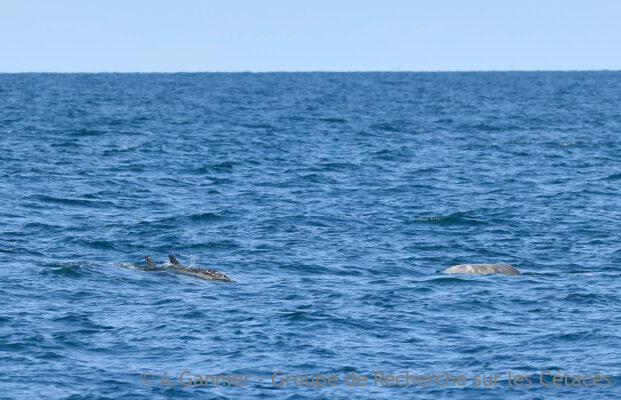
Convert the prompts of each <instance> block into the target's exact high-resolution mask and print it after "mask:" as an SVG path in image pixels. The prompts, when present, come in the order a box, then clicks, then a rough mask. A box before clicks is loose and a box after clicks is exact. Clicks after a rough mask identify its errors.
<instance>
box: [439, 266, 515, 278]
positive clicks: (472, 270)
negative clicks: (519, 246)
mask: <svg viewBox="0 0 621 400" xmlns="http://www.w3.org/2000/svg"><path fill="white" fill-rule="evenodd" d="M442 272H443V273H445V274H468V275H491V274H503V275H522V273H521V272H520V271H519V270H518V269H517V268H515V267H512V266H511V265H509V264H459V265H453V266H452V267H448V268H447V269H445V270H444V271H442Z"/></svg>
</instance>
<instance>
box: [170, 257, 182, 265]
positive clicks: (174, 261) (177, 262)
mask: <svg viewBox="0 0 621 400" xmlns="http://www.w3.org/2000/svg"><path fill="white" fill-rule="evenodd" d="M168 261H170V263H171V264H172V265H177V266H179V267H181V266H182V265H181V263H180V262H179V260H177V259H176V258H175V256H168Z"/></svg>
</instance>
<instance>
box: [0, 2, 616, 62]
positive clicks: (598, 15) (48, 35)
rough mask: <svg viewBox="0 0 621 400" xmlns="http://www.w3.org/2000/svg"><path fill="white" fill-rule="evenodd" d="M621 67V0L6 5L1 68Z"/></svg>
mask: <svg viewBox="0 0 621 400" xmlns="http://www.w3.org/2000/svg"><path fill="white" fill-rule="evenodd" d="M585 69H587V70H592V69H615V70H619V69H621V1H617V0H591V1H586V0H582V1H573V0H565V1H560V0H539V1H534V0H519V1H514V0H495V1H493V0H461V1H458V0H445V1H442V0H436V1H431V0H429V1H415V0H411V1H400V0H381V1H380V0H377V1H365V0H358V1H349V0H340V1H339V0H332V1H324V0H312V1H302V0H300V1H296V0H288V1H284V0H245V1H242V0H226V1H224V0H213V1H208V0H203V1H199V0H176V1H173V0H167V1H160V0H149V1H143V0H126V1H119V0H54V1H52V0H39V1H35V0H0V71H1V72H25V71H56V72H68V71H74V72H96V71H143V72H144V71H166V72H172V71H326V70H327V71H369V70H370V71H378V70H391V71H447V70H585Z"/></svg>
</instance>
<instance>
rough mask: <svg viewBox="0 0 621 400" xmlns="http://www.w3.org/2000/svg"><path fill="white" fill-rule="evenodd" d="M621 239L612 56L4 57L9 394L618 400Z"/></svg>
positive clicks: (0, 114) (0, 203)
mask: <svg viewBox="0 0 621 400" xmlns="http://www.w3.org/2000/svg"><path fill="white" fill-rule="evenodd" d="M620 236H621V73H620V72H505V73H501V72H499V73H266V74H251V73H240V74H224V73H223V74H203V73H198V74H15V75H11V74H2V75H0V257H1V260H2V264H1V267H0V301H1V304H2V311H1V312H0V371H1V372H0V398H2V399H5V398H6V399H37V398H40V399H44V398H45V399H47V398H49V399H72V400H77V399H120V398H122V399H177V398H179V399H194V398H201V399H220V398H222V399H225V398H230V399H251V398H252V399H254V398H265V399H271V398H283V399H318V398H325V399H349V398H371V399H395V398H403V399H417V400H419V399H438V398H442V399H509V398H510V399H619V398H621V297H620V293H621V279H620V278H621V269H620V267H619V265H620V264H621V240H620ZM168 254H174V255H176V256H177V257H178V258H179V259H180V260H181V261H182V262H184V263H186V264H188V265H192V266H199V267H206V268H213V269H218V270H221V271H223V272H224V273H226V274H227V275H228V276H230V277H231V279H233V280H234V281H235V282H233V283H221V282H209V281H203V280H198V279H195V278H193V277H188V276H180V275H175V274H170V273H166V272H164V273H162V272H147V271H145V270H143V269H142V267H141V266H143V265H144V264H145V261H144V257H145V256H146V255H151V256H152V257H153V258H154V259H155V261H156V262H163V261H164V260H165V259H166V256H167V255H168ZM492 262H505V263H509V264H512V265H514V266H515V267H517V268H519V269H520V270H521V271H522V272H523V275H521V276H518V277H507V276H460V275H445V274H441V273H439V271H441V270H442V269H443V268H446V267H448V266H451V265H454V264H460V263H492Z"/></svg>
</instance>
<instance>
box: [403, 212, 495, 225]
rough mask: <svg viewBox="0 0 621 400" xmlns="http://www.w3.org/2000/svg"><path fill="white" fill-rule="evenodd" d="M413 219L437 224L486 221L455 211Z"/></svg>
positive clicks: (466, 223)
mask: <svg viewBox="0 0 621 400" xmlns="http://www.w3.org/2000/svg"><path fill="white" fill-rule="evenodd" d="M415 221H416V222H418V223H423V224H437V225H483V224H486V223H487V222H485V221H484V220H481V219H478V218H475V217H472V216H470V215H468V214H467V213H463V212H456V213H452V214H448V215H430V216H419V217H416V218H415Z"/></svg>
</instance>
